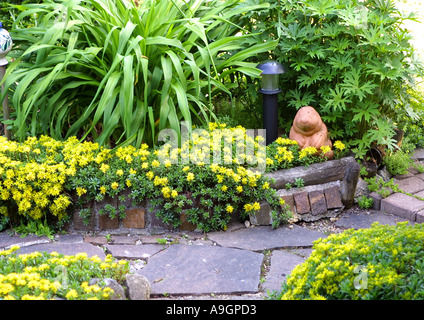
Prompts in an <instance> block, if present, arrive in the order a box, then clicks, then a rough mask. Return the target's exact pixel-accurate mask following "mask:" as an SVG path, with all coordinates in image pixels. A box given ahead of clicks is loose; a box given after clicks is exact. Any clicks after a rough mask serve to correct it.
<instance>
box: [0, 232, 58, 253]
mask: <svg viewBox="0 0 424 320" xmlns="http://www.w3.org/2000/svg"><path fill="white" fill-rule="evenodd" d="M50 242H51V240H50V239H49V238H47V237H45V236H42V237H39V236H32V235H28V236H26V237H24V238H21V237H20V236H16V235H13V236H10V235H9V233H8V231H3V232H0V250H2V249H9V248H10V247H11V246H13V245H18V246H20V247H25V246H32V245H34V244H41V243H50Z"/></svg>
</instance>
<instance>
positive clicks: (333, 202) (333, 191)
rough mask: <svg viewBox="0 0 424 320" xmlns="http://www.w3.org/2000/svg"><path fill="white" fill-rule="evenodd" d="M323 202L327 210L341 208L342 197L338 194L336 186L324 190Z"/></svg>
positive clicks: (338, 189) (338, 190)
mask: <svg viewBox="0 0 424 320" xmlns="http://www.w3.org/2000/svg"><path fill="white" fill-rule="evenodd" d="M324 196H325V201H326V203H327V209H337V208H342V207H343V203H342V196H341V194H340V188H339V187H337V186H334V187H331V188H327V189H325V190H324Z"/></svg>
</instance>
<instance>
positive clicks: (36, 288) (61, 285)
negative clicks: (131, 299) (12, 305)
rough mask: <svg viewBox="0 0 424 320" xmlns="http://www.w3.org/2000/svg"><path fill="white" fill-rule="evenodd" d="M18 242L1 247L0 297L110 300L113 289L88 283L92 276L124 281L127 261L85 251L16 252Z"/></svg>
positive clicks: (10, 298)
mask: <svg viewBox="0 0 424 320" xmlns="http://www.w3.org/2000/svg"><path fill="white" fill-rule="evenodd" d="M18 249H19V246H12V247H11V248H10V249H8V250H4V251H0V300H48V299H54V298H65V299H68V300H108V299H110V298H111V296H112V294H113V290H112V289H111V288H108V287H104V288H102V287H100V286H98V285H89V284H88V282H89V281H90V280H91V279H92V278H99V279H104V278H113V279H115V280H117V281H118V282H120V283H121V284H123V282H124V280H125V279H124V276H125V274H127V273H129V265H128V261H125V260H121V261H119V262H116V261H115V259H114V258H113V257H112V256H111V255H108V256H106V259H105V260H101V259H100V258H99V257H98V256H93V257H91V258H89V257H87V254H86V253H78V254H77V255H75V256H64V255H62V254H58V253H57V252H51V253H46V252H43V253H41V252H33V253H29V254H17V253H16V250H18Z"/></svg>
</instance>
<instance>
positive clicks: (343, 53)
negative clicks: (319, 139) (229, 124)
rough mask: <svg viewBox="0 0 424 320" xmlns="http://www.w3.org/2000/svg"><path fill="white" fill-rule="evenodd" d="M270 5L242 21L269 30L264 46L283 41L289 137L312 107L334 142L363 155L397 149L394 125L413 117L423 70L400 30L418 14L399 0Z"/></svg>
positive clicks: (283, 114) (278, 53)
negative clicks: (399, 117) (374, 147)
mask: <svg viewBox="0 0 424 320" xmlns="http://www.w3.org/2000/svg"><path fill="white" fill-rule="evenodd" d="M269 3H270V4H271V6H270V8H269V9H264V10H260V11H255V12H251V13H249V14H247V16H245V17H244V18H245V19H246V25H247V27H248V28H251V30H264V32H263V33H262V34H260V35H258V36H257V39H258V41H260V39H266V38H269V37H274V38H278V39H279V45H278V46H277V48H276V49H275V50H274V52H273V56H274V57H275V59H276V60H278V61H280V62H282V63H283V64H284V65H286V66H287V69H288V72H287V74H285V75H283V76H282V77H281V78H280V79H281V82H280V87H281V88H283V93H282V94H281V96H280V103H281V105H282V106H284V108H280V110H279V111H280V118H279V120H280V124H281V126H282V127H284V128H285V129H286V132H288V130H289V128H290V126H291V124H292V120H293V118H294V115H295V113H296V111H297V110H298V109H299V108H300V107H303V106H306V105H311V106H313V107H315V108H316V109H317V111H318V112H319V113H320V115H321V116H322V118H323V120H324V122H325V123H326V124H327V126H328V127H329V131H330V132H331V137H332V138H333V139H344V140H346V141H351V143H352V145H355V146H356V147H357V150H356V151H357V152H356V153H357V155H358V156H364V155H365V152H366V150H367V148H369V147H370V146H371V144H372V143H373V142H377V143H380V144H383V145H388V146H389V147H392V148H393V144H394V141H393V140H392V138H391V137H392V136H393V134H394V132H393V128H394V125H395V123H394V122H393V120H394V119H396V114H397V113H398V112H399V108H402V110H403V111H405V112H406V113H407V114H408V111H411V108H408V103H409V100H410V97H411V91H410V88H414V86H415V84H414V81H413V76H414V75H415V74H417V72H418V74H419V73H420V72H421V71H420V70H422V69H421V63H419V62H418V61H417V59H415V50H414V48H413V47H412V46H411V44H410V43H409V41H408V40H409V35H408V32H407V30H405V29H404V28H403V27H402V22H403V21H407V20H413V19H416V16H415V15H414V14H409V13H403V12H401V11H399V10H398V9H397V8H396V6H395V3H394V1H393V0H369V1H359V0H355V1H350V0H327V1H322V0H305V1H292V0H270V1H269ZM247 19H250V20H247ZM265 58H266V57H265V56H264V55H262V56H258V62H259V61H261V60H263V59H265ZM256 90H257V89H256ZM399 103H400V104H399Z"/></svg>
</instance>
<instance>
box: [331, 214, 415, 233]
mask: <svg viewBox="0 0 424 320" xmlns="http://www.w3.org/2000/svg"><path fill="white" fill-rule="evenodd" d="M403 221H407V220H405V219H402V218H400V217H398V216H395V215H392V214H388V213H384V212H379V211H370V213H369V214H366V213H359V214H358V213H350V214H345V215H343V216H342V217H340V219H339V220H337V221H336V222H335V225H336V226H337V227H342V228H348V229H365V228H370V227H371V224H373V223H374V222H379V223H381V224H386V225H395V224H396V223H398V222H403Z"/></svg>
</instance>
